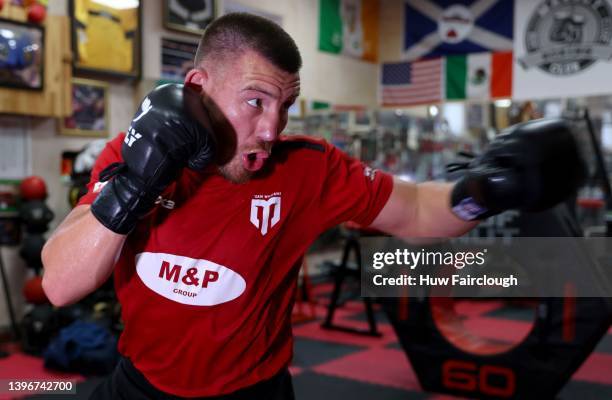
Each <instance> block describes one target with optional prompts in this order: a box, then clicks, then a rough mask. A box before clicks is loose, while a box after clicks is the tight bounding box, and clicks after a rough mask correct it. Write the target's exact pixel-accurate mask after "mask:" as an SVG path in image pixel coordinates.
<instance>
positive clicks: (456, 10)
mask: <svg viewBox="0 0 612 400" xmlns="http://www.w3.org/2000/svg"><path fill="white" fill-rule="evenodd" d="M472 27H474V17H473V16H472V12H471V11H470V10H469V9H468V8H467V7H465V6H461V5H453V6H450V7H448V8H447V9H446V10H444V12H443V13H442V16H441V17H440V20H439V21H438V33H439V34H440V37H441V38H442V41H444V42H446V43H452V44H455V43H459V42H462V41H463V40H464V39H465V38H466V37H467V36H468V35H469V34H470V32H471V31H472Z"/></svg>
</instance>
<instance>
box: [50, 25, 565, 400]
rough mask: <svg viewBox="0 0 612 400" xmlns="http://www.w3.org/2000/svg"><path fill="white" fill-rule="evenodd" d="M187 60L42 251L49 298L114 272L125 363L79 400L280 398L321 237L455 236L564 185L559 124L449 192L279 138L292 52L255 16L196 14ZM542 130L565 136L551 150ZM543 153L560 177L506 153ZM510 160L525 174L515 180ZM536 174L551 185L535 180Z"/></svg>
mask: <svg viewBox="0 0 612 400" xmlns="http://www.w3.org/2000/svg"><path fill="white" fill-rule="evenodd" d="M195 65H196V67H195V68H194V69H193V70H191V71H189V73H188V74H187V76H186V78H185V86H184V87H183V86H182V85H166V86H163V87H160V88H157V89H155V90H154V91H153V92H151V93H150V94H149V95H148V96H147V98H146V99H145V100H144V101H143V103H142V104H141V106H140V108H139V110H138V111H137V112H136V115H135V117H134V120H133V121H132V124H131V125H130V128H129V130H128V133H127V135H121V136H120V137H118V138H117V139H115V140H113V141H112V142H111V143H110V144H109V145H108V146H107V148H106V149H105V150H104V152H103V153H102V154H101V155H100V157H99V159H98V161H97V163H96V166H95V168H94V171H93V173H92V178H91V182H90V185H89V190H90V192H89V193H88V194H87V195H86V196H85V197H84V198H83V199H82V200H81V202H80V205H78V206H77V207H76V208H75V209H74V210H73V211H72V212H71V213H70V215H68V217H67V218H66V220H65V221H63V222H62V224H61V225H60V226H59V227H58V229H57V231H56V232H55V233H54V234H53V236H52V237H51V238H50V239H49V241H48V242H47V244H46V246H45V248H44V251H43V260H44V264H45V275H44V280H43V287H44V289H45V291H46V293H47V295H48V297H49V299H50V300H51V301H52V302H53V303H54V304H56V305H65V304H70V303H72V302H75V301H77V300H79V299H80V298H82V297H83V296H85V295H86V294H87V293H89V292H91V291H93V290H95V289H96V288H97V287H98V286H99V285H101V284H102V283H103V282H104V281H105V280H106V279H107V278H108V277H109V276H110V274H111V272H113V271H114V272H115V275H114V279H115V286H116V290H117V295H118V298H119V300H120V301H121V303H122V313H123V314H122V317H123V320H124V324H125V329H124V331H123V333H122V335H121V339H120V342H119V350H120V352H121V354H122V355H123V356H124V358H123V359H122V360H121V362H120V364H119V366H118V367H117V370H116V372H115V373H114V374H113V376H112V378H111V379H110V380H108V381H107V382H106V383H105V384H103V385H102V386H101V387H100V388H99V389H98V390H97V391H96V393H95V395H94V397H96V398H115V397H116V398H129V399H136V398H176V397H168V396H180V397H210V396H221V397H214V398H223V399H292V398H293V389H292V386H291V379H290V376H289V375H288V372H287V367H288V364H289V362H290V360H291V355H292V337H291V325H290V322H291V319H290V316H291V307H292V303H293V298H294V294H295V288H296V278H297V275H298V269H299V265H300V261H301V258H302V256H303V254H304V252H305V251H306V250H307V248H308V247H309V245H310V244H311V242H312V241H313V240H315V239H316V238H317V236H318V235H319V234H320V233H322V232H323V231H324V230H326V229H328V228H330V227H333V226H335V225H337V224H338V223H341V222H343V221H348V220H351V221H354V222H356V223H359V224H361V225H369V226H371V227H373V228H375V229H379V230H381V231H385V232H389V233H391V234H393V235H396V236H400V237H411V236H420V237H446V236H457V235H461V234H462V233H464V232H466V231H467V230H469V229H470V228H472V227H473V226H475V224H476V223H477V222H476V221H477V219H479V218H484V217H486V216H489V215H493V214H495V213H497V212H501V211H503V210H504V209H507V208H510V207H513V208H522V207H523V208H532V209H534V208H538V207H542V206H550V205H552V204H554V203H556V202H558V201H559V200H561V199H562V198H563V197H564V196H565V195H566V194H567V193H568V192H570V191H571V190H573V189H574V188H575V184H576V182H575V181H576V179H574V178H575V177H574V176H573V175H571V174H573V169H571V168H570V169H568V168H565V167H563V165H566V164H572V163H573V162H574V160H576V159H577V158H576V155H575V149H574V147H573V143H572V142H567V140H566V139H567V138H568V137H570V136H571V135H569V133H568V131H567V130H566V129H565V128H564V127H563V126H562V125H559V123H544V125H542V126H534V127H527V128H524V129H518V130H517V132H516V134H514V135H512V136H510V138H509V139H504V140H500V142H499V143H498V145H497V147H495V146H493V147H494V148H493V149H492V151H491V152H490V153H489V154H488V155H487V157H483V158H482V160H480V162H476V163H474V167H473V168H470V169H469V171H468V173H467V174H466V177H465V178H463V179H462V180H461V181H460V183H458V184H457V185H454V186H453V185H451V184H443V183H423V184H419V185H415V184H410V183H403V182H400V181H397V180H396V181H394V180H393V178H392V177H391V176H389V175H387V174H385V173H382V172H380V171H373V170H371V169H369V168H366V167H365V166H364V165H363V164H361V163H360V162H358V161H356V160H353V159H351V158H349V157H347V156H346V155H344V154H342V153H341V152H340V151H338V150H337V149H335V148H334V147H333V146H330V145H329V144H327V143H326V142H325V141H323V140H315V139H309V138H303V137H288V138H283V137H281V136H279V135H280V133H281V132H282V130H283V128H284V127H285V125H286V123H287V110H288V109H289V107H290V106H291V104H293V102H294V101H295V99H296V98H297V97H298V94H299V89H300V81H299V69H300V66H301V58H300V54H299V51H298V49H297V47H296V45H295V43H294V42H293V40H292V39H291V38H290V37H289V36H288V35H287V34H286V33H285V32H284V31H283V30H282V29H281V28H280V27H278V26H277V25H275V24H273V23H271V22H269V21H267V20H265V19H262V18H259V17H255V16H250V15H246V14H230V15H226V16H224V17H221V18H219V19H218V20H216V21H215V22H213V23H212V24H211V25H210V26H209V28H208V29H207V31H206V33H205V34H204V36H203V37H202V39H201V42H200V45H199V48H198V51H197V54H196V57H195ZM536 134H537V135H536ZM534 136H538V137H542V138H544V139H545V141H544V142H543V141H542V140H540V139H537V138H534ZM553 136H554V137H556V138H561V139H562V140H561V139H559V140H561V141H562V142H563V140H566V142H564V143H562V145H551V144H550V143H551V138H552V137H553ZM524 138H528V141H530V142H532V143H533V144H532V146H533V147H534V149H535V150H534V152H535V153H534V152H531V151H527V150H525V141H527V139H524ZM563 138H565V139H563ZM556 141H558V140H557V139H555V142H556ZM530 148H531V147H530ZM547 151H550V152H553V151H556V152H557V154H555V157H556V158H555V157H547V160H548V161H547V163H546V167H547V168H548V167H550V166H551V165H552V164H553V163H555V162H556V163H559V164H562V163H563V165H561V166H560V168H565V169H564V170H563V171H562V173H563V174H565V176H564V177H563V179H562V180H561V181H559V180H555V179H548V178H552V177H554V174H555V171H550V170H547V171H544V172H542V171H540V169H541V168H540V169H537V170H536V165H534V166H533V167H531V166H530V165H531V164H530V165H526V164H520V163H518V161H516V162H515V161H513V160H516V159H517V156H516V155H517V153H518V154H528V153H533V154H532V155H531V156H529V155H528V157H531V160H532V161H533V159H534V157H536V158H537V157H540V156H542V155H543V154H544V152H547ZM557 158H563V161H560V160H559V161H556V159H557ZM498 160H501V161H500V162H499V165H498V164H496V163H497V161H498ZM502 164H503V165H502ZM573 165H574V164H573ZM572 168H573V167H572ZM527 169H530V170H533V171H534V173H533V174H531V175H533V179H531V181H530V182H528V184H527V185H522V182H519V181H520V180H521V179H523V178H524V176H525V175H524V174H525V173H526V172H527ZM568 171H569V172H568ZM568 174H569V175H568ZM531 175H530V176H531ZM550 180H552V181H555V185H556V186H554V187H551V186H542V185H543V184H544V183H545V182H547V181H550ZM542 190H546V193H543V192H542ZM510 197H511V198H510ZM451 206H452V207H451Z"/></svg>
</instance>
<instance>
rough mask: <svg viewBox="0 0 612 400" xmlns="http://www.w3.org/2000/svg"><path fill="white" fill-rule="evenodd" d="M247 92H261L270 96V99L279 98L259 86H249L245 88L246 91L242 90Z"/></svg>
mask: <svg viewBox="0 0 612 400" xmlns="http://www.w3.org/2000/svg"><path fill="white" fill-rule="evenodd" d="M246 90H254V91H256V92H260V93H263V94H266V95H268V96H270V97H273V98H277V97H278V96H276V95H275V94H273V93H270V92H269V91H267V90H266V89H263V88H261V87H259V86H255V85H249V86H247V87H245V88H244V89H242V91H246Z"/></svg>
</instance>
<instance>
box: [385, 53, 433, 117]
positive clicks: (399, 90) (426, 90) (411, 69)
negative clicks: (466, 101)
mask: <svg viewBox="0 0 612 400" xmlns="http://www.w3.org/2000/svg"><path fill="white" fill-rule="evenodd" d="M443 67H444V60H443V59H442V58H434V59H430V60H422V61H414V62H399V63H386V64H383V65H382V66H381V74H380V76H381V85H380V88H381V89H380V92H381V93H380V100H381V103H382V105H383V106H409V105H418V104H428V103H437V102H440V101H441V100H442V99H443V98H444V92H443V84H442V78H443V72H444V71H443V70H444V68H443Z"/></svg>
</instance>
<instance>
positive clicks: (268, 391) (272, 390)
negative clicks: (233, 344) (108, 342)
mask: <svg viewBox="0 0 612 400" xmlns="http://www.w3.org/2000/svg"><path fill="white" fill-rule="evenodd" d="M90 399H94V400H101V399H104V400H110V399H113V400H114V399H118V400H123V399H125V400H145V399H152V400H162V399H163V400H166V399H172V400H176V399H184V397H178V396H174V395H171V394H168V393H165V392H162V391H160V390H158V389H156V388H155V387H154V386H153V385H151V383H149V381H147V380H146V378H145V377H144V375H142V373H141V372H140V371H138V370H137V369H136V367H134V365H133V364H132V363H131V362H130V360H129V359H127V358H125V357H122V358H121V360H120V361H119V363H118V364H117V367H116V368H115V370H114V371H113V373H112V375H111V376H109V377H108V378H107V379H105V380H104V381H103V382H102V383H101V384H100V385H99V386H98V387H97V388H96V389H95V390H94V392H93V393H92V394H91V397H90ZM189 399H192V400H193V399H206V400H247V399H248V400H253V399H258V400H294V399H295V396H294V394H293V383H292V381H291V375H290V374H289V371H288V370H287V369H284V370H282V371H281V372H279V373H278V374H276V375H275V376H273V377H272V378H270V379H268V380H266V381H263V382H259V383H257V384H255V385H253V386H249V387H246V388H244V389H240V390H238V391H237V392H234V393H231V394H228V395H224V396H215V397H197V398H194V397H190V398H189Z"/></svg>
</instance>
